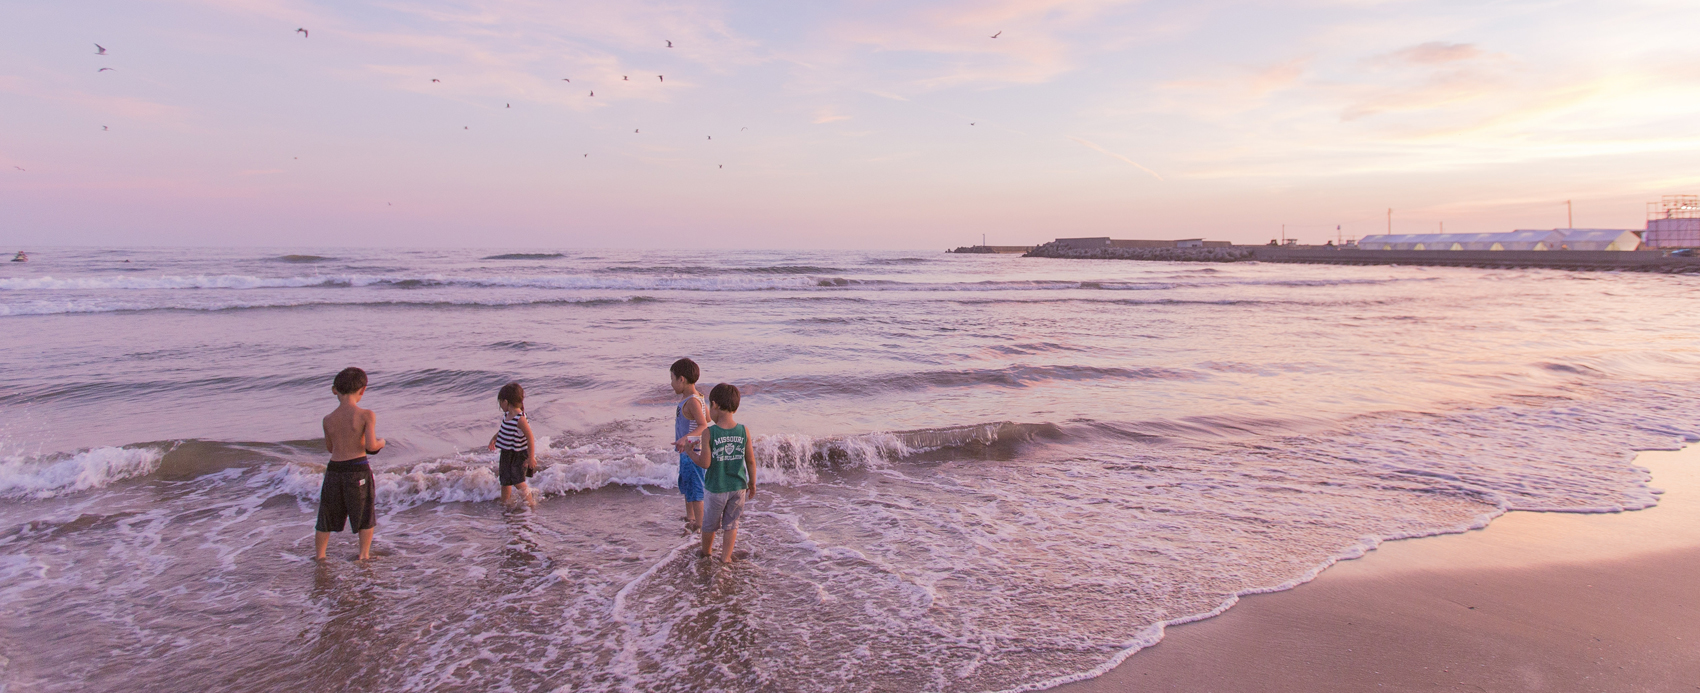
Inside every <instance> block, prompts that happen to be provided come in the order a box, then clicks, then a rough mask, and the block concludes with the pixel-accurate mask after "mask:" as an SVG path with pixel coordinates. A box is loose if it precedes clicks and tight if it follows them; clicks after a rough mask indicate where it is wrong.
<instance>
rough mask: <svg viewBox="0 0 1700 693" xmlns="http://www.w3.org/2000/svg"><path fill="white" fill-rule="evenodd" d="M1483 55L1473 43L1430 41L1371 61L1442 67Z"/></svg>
mask: <svg viewBox="0 0 1700 693" xmlns="http://www.w3.org/2000/svg"><path fill="white" fill-rule="evenodd" d="M1483 55H1486V53H1483V52H1482V49H1480V48H1477V47H1476V46H1475V44H1472V43H1446V42H1444V41H1430V42H1428V43H1424V44H1419V45H1415V46H1411V47H1410V48H1405V49H1402V50H1397V51H1394V52H1392V53H1387V54H1384V55H1380V56H1376V57H1374V58H1371V59H1370V61H1371V62H1376V63H1382V64H1400V63H1403V64H1410V65H1441V64H1445V63H1452V62H1458V61H1460V60H1474V59H1476V58H1480V57H1482V56H1483Z"/></svg>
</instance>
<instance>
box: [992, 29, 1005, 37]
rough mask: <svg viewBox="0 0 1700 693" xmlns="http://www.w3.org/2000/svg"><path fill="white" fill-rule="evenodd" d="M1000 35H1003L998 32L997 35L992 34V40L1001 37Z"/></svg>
mask: <svg viewBox="0 0 1700 693" xmlns="http://www.w3.org/2000/svg"><path fill="white" fill-rule="evenodd" d="M1002 35H1003V32H1002V31H999V32H998V33H995V34H992V38H997V37H999V36H1002Z"/></svg>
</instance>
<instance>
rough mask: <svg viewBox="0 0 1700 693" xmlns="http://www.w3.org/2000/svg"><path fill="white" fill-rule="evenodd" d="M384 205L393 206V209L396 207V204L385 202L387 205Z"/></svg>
mask: <svg viewBox="0 0 1700 693" xmlns="http://www.w3.org/2000/svg"><path fill="white" fill-rule="evenodd" d="M384 204H386V205H389V206H391V207H394V206H395V203H394V202H385V203H384Z"/></svg>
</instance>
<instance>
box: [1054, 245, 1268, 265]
mask: <svg viewBox="0 0 1700 693" xmlns="http://www.w3.org/2000/svg"><path fill="white" fill-rule="evenodd" d="M1256 248H1257V246H1231V247H1227V248H1118V247H1105V248H1081V247H1076V246H1071V245H1068V244H1064V243H1059V242H1057V241H1051V242H1050V243H1046V244H1044V245H1041V246H1038V247H1036V248H1034V249H1033V250H1031V251H1029V252H1028V253H1027V254H1026V255H1023V256H1022V257H1059V258H1078V259H1094V260H1153V261H1158V262H1242V261H1245V260H1255V259H1257V258H1256V256H1255V255H1256Z"/></svg>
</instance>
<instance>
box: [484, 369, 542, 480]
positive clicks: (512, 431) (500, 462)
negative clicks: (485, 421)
mask: <svg viewBox="0 0 1700 693" xmlns="http://www.w3.org/2000/svg"><path fill="white" fill-rule="evenodd" d="M496 404H497V405H498V406H500V407H501V408H502V427H501V428H498V429H496V435H493V436H491V437H490V449H491V450H499V451H500V452H501V454H500V456H499V457H498V458H497V462H496V465H497V466H496V477H497V478H498V479H500V480H501V482H502V505H507V504H508V489H509V488H512V487H514V486H518V487H519V492H520V495H521V496H523V497H524V498H525V504H526V505H529V506H532V507H536V506H537V501H536V499H533V498H532V497H531V486H530V485H528V484H526V483H525V479H526V477H529V476H531V475H532V474H534V473H536V472H537V445H536V443H537V439H536V437H535V436H533V435H531V423H530V422H528V421H526V420H525V388H523V387H520V386H519V383H508V384H506V385H503V386H502V389H501V391H500V392H497V393H496Z"/></svg>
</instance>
